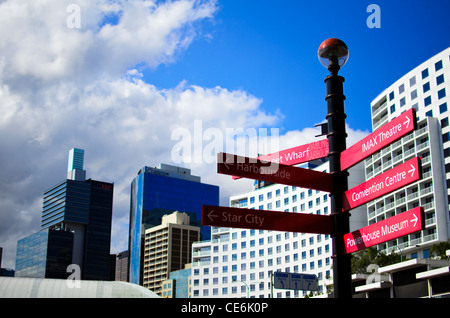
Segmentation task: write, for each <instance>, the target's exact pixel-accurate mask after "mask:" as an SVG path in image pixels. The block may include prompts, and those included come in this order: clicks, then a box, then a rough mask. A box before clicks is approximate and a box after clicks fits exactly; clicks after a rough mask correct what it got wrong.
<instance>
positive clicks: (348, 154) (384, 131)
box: [341, 108, 416, 170]
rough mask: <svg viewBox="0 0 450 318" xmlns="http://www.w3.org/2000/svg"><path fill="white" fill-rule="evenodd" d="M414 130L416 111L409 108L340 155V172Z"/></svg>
mask: <svg viewBox="0 0 450 318" xmlns="http://www.w3.org/2000/svg"><path fill="white" fill-rule="evenodd" d="M415 128H416V111H415V109H413V108H411V109H409V110H407V111H406V112H404V113H403V114H401V115H400V116H398V117H397V118H395V119H393V120H391V121H390V122H388V123H387V124H385V125H383V126H382V127H380V128H378V129H377V130H375V131H374V132H373V133H371V134H370V135H368V136H367V137H365V138H363V139H361V140H360V141H359V142H357V143H356V144H354V145H353V146H351V147H349V148H347V149H346V150H344V151H343V152H342V153H341V170H345V169H348V168H350V167H351V166H353V165H355V164H357V163H358V162H360V161H361V160H364V159H365V158H367V157H368V156H370V155H372V154H374V153H375V152H377V151H380V150H381V149H383V148H385V147H386V146H388V145H390V144H391V143H393V142H394V141H396V140H398V139H399V138H401V137H403V136H405V135H406V134H409V133H410V132H412V131H413V130H414V129H415Z"/></svg>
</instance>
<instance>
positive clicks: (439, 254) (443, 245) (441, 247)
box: [430, 241, 450, 260]
mask: <svg viewBox="0 0 450 318" xmlns="http://www.w3.org/2000/svg"><path fill="white" fill-rule="evenodd" d="M449 249H450V242H448V241H447V242H439V243H436V244H433V246H432V247H431V248H430V255H431V256H432V257H434V258H437V259H442V260H448V259H450V257H448V256H447V255H446V254H445V253H446V251H447V250H449Z"/></svg>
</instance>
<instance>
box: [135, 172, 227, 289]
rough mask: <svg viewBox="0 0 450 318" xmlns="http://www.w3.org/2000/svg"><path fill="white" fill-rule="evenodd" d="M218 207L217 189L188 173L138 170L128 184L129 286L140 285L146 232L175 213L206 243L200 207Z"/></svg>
mask: <svg viewBox="0 0 450 318" xmlns="http://www.w3.org/2000/svg"><path fill="white" fill-rule="evenodd" d="M218 204H219V187H217V186H214V185H209V184H205V183H202V182H201V179H200V177H198V176H194V175H191V171H190V170H189V169H185V168H181V167H176V166H171V165H165V164H160V165H159V166H158V167H156V168H151V167H144V168H142V169H141V170H140V171H139V173H138V175H137V177H136V178H135V179H134V180H133V182H132V183H131V203H130V229H129V243H128V244H129V251H130V256H129V257H130V263H129V282H130V283H134V284H139V285H143V266H144V261H143V253H144V234H145V233H144V232H145V230H146V229H149V228H151V227H154V226H158V225H161V222H162V217H163V216H164V215H166V214H170V213H172V212H175V211H179V212H183V213H186V214H187V215H189V218H190V225H193V226H199V227H200V234H201V239H209V238H210V229H209V227H204V226H201V211H202V206H203V205H218Z"/></svg>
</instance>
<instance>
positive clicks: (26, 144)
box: [0, 0, 450, 268]
mask: <svg viewBox="0 0 450 318" xmlns="http://www.w3.org/2000/svg"><path fill="white" fill-rule="evenodd" d="M375 3H376V4H377V5H378V6H379V9H380V14H379V18H380V20H381V24H380V26H381V27H380V28H376V27H375V28H371V27H370V24H369V23H368V18H369V17H371V15H372V14H374V12H368V6H369V4H370V3H369V2H367V3H359V2H358V3H356V2H352V1H348V2H345V3H334V2H329V3H327V4H326V5H324V4H323V3H320V4H311V3H298V2H294V1H283V2H281V3H280V4H279V5H277V6H273V5H271V3H269V2H264V1H263V2H255V1H246V2H244V3H236V2H233V1H229V0H226V1H203V2H199V1H187V0H186V1H175V2H173V3H165V2H158V3H154V4H153V3H152V2H147V3H146V4H147V5H149V6H148V7H144V3H143V2H142V1H129V2H127V3H125V2H122V1H118V2H116V3H115V4H111V3H109V2H108V1H101V0H98V1H77V3H72V2H71V1H55V2H53V3H51V2H50V3H49V4H47V5H42V4H38V3H34V2H33V3H29V2H26V5H25V6H24V10H28V11H27V12H28V13H27V14H28V15H27V14H25V13H24V14H21V12H20V11H19V9H18V6H19V5H20V1H4V2H2V3H1V4H0V16H1V19H0V25H1V28H0V30H2V31H1V32H2V38H3V39H4V41H3V42H2V44H0V51H1V52H2V53H1V57H2V58H1V59H0V60H1V61H2V62H1V63H0V92H1V94H0V109H1V110H2V113H3V114H4V115H3V117H2V119H1V121H0V131H1V132H2V133H1V136H2V137H0V147H1V148H2V155H1V157H0V163H1V164H2V169H1V170H0V180H1V189H2V190H1V192H2V194H1V197H0V206H1V210H0V224H1V226H0V246H1V247H3V263H2V266H4V267H11V268H13V267H14V255H15V249H16V244H17V240H18V239H19V238H20V237H24V236H26V235H28V234H29V233H32V232H33V231H36V230H37V229H38V228H39V223H40V216H41V209H42V194H43V192H44V190H45V189H47V188H48V187H50V186H52V185H54V184H56V183H57V182H58V181H59V180H60V179H61V177H64V174H65V172H66V169H65V166H66V153H67V151H68V150H69V149H71V148H73V147H79V148H82V149H85V150H86V153H87V160H86V163H87V164H86V165H85V169H86V171H87V174H88V176H87V177H88V178H89V177H90V175H91V174H92V176H95V177H96V178H99V179H101V180H106V181H108V182H114V184H115V189H116V191H115V193H114V198H115V200H114V210H113V218H114V219H113V238H112V249H111V252H114V253H116V252H121V251H122V250H125V249H126V248H127V232H128V219H129V192H130V191H129V190H130V183H131V181H132V179H133V178H134V177H135V176H136V172H137V170H138V169H139V168H140V167H142V166H145V165H147V166H156V165H158V164H159V163H167V164H173V160H172V157H171V152H172V150H173V147H174V146H175V144H176V142H175V141H174V140H173V138H172V133H173V131H174V130H175V129H177V128H179V127H181V128H185V129H187V130H188V131H190V132H192V134H193V133H194V131H193V124H194V122H195V121H196V120H201V122H202V123H203V129H204V130H203V132H206V131H207V129H208V128H216V129H218V130H219V131H223V132H224V131H225V129H226V128H244V129H246V128H261V127H263V128H264V127H267V128H279V133H280V145H279V146H280V150H281V149H285V148H288V147H293V146H297V145H300V144H304V143H307V142H311V141H314V140H315V137H314V136H315V135H317V131H318V130H317V129H313V128H314V125H315V124H317V123H319V122H322V121H323V120H324V119H325V108H326V106H325V101H324V97H325V86H324V83H323V79H324V77H325V76H326V75H327V70H326V69H324V68H323V67H322V66H321V65H320V63H319V61H318V59H317V48H318V46H319V45H320V43H321V42H322V41H323V40H325V39H326V38H329V37H338V38H341V39H342V40H343V41H344V42H346V43H347V45H348V47H349V50H350V58H349V61H348V63H347V65H345V66H344V68H343V69H342V71H341V72H340V73H341V75H342V76H344V77H345V78H346V82H345V83H344V88H345V92H346V96H347V100H346V112H347V115H348V120H347V123H348V124H349V128H348V130H349V135H350V136H349V144H350V143H351V142H352V140H353V141H356V140H359V139H360V137H361V136H364V135H365V134H367V133H369V132H370V131H371V122H370V102H371V101H372V100H373V99H374V98H375V97H376V96H378V95H379V94H380V93H381V92H382V90H383V89H384V88H385V87H387V86H389V85H390V84H392V83H393V82H394V81H395V80H397V79H398V78H399V77H400V76H402V75H404V74H405V73H407V72H408V71H409V70H410V69H413V68H415V67H416V66H418V65H419V64H420V63H422V62H423V61H425V60H427V59H429V58H431V57H432V56H434V55H435V54H437V53H439V52H441V51H442V50H444V49H446V48H447V47H449V42H448V40H447V39H446V38H445V36H444V35H445V31H446V30H447V29H448V28H449V24H450V22H449V21H448V20H447V19H446V18H445V13H446V12H448V10H447V9H448V7H449V4H447V3H441V2H439V1H429V2H427V6H424V5H423V2H419V1H412V2H408V3H407V4H399V3H389V2H388V1H376V2H375ZM77 9H78V10H79V11H77ZM22 13H23V12H22ZM77 13H78V14H79V15H78V16H77ZM77 17H78V18H79V20H80V24H79V25H78V24H77V23H76V22H77V19H76V18H77ZM130 17H132V18H130ZM373 18H376V16H373ZM133 20H134V21H133ZM399 20H400V21H399ZM135 21H137V23H134V22H135ZM152 21H153V22H155V21H156V22H157V21H159V22H162V21H163V22H164V23H162V24H160V27H161V29H158V26H157V25H156V23H152ZM139 22H141V23H139ZM144 22H145V23H144ZM19 26H20V27H19ZM129 34H134V36H131V37H130V36H129ZM17 38H22V39H23V41H20V42H17V41H16V39H17ZM42 43H48V45H46V46H44V47H43V46H42V45H41V44H42ZM124 47H126V48H127V51H124V50H123V48H124ZM202 137H203V138H205V136H204V135H202ZM203 141H204V145H206V144H207V141H206V138H205V139H204V140H203ZM181 166H185V167H186V168H189V169H192V173H193V174H194V175H199V176H201V177H202V182H205V183H210V184H215V185H219V186H220V193H221V203H222V204H226V203H227V202H228V198H229V197H230V196H231V195H235V194H239V193H245V192H248V191H249V189H250V187H251V182H249V181H248V180H239V181H233V180H231V179H230V178H228V177H225V176H219V175H217V172H216V169H215V164H214V163H190V162H185V163H183V164H181ZM23 193H27V195H26V196H25V197H24V196H23Z"/></svg>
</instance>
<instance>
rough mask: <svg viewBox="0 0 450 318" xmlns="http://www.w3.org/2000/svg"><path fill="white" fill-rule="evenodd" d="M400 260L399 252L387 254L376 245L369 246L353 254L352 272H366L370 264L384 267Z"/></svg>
mask: <svg viewBox="0 0 450 318" xmlns="http://www.w3.org/2000/svg"><path fill="white" fill-rule="evenodd" d="M400 260H401V257H400V255H399V254H397V253H391V254H389V255H386V254H384V253H381V252H379V251H378V250H377V248H376V247H369V248H366V249H364V250H362V251H358V252H356V253H353V254H352V273H353V274H366V273H367V267H368V266H369V265H370V264H375V265H378V266H380V267H382V266H387V265H391V264H395V263H398V262H400Z"/></svg>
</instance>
